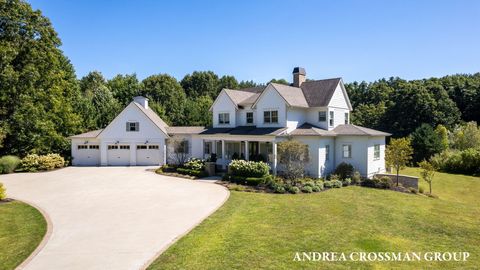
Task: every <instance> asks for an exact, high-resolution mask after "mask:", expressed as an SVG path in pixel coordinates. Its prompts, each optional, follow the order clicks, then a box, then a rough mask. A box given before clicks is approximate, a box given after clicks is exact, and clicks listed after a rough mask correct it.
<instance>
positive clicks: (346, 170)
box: [333, 162, 354, 180]
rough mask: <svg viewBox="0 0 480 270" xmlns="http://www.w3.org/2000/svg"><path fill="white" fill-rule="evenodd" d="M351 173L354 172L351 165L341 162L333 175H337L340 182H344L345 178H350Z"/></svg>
mask: <svg viewBox="0 0 480 270" xmlns="http://www.w3.org/2000/svg"><path fill="white" fill-rule="evenodd" d="M353 172H354V169H353V166H352V164H349V163H345V162H342V163H340V164H338V166H337V168H336V169H335V171H334V172H333V173H334V174H336V175H338V177H340V179H341V180H344V179H346V178H352V177H353Z"/></svg>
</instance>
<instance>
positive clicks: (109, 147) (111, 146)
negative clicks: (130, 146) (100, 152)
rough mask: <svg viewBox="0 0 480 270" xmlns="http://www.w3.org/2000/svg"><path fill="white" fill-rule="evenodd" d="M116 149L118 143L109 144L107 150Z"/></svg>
mask: <svg viewBox="0 0 480 270" xmlns="http://www.w3.org/2000/svg"><path fill="white" fill-rule="evenodd" d="M113 149H118V145H109V146H108V150H113Z"/></svg>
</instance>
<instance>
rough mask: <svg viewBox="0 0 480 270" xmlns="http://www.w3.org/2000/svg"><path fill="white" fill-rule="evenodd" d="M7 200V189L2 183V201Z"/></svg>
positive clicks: (0, 187)
mask: <svg viewBox="0 0 480 270" xmlns="http://www.w3.org/2000/svg"><path fill="white" fill-rule="evenodd" d="M6 198H7V189H5V187H4V186H3V184H2V183H0V201H3V200H5V199H6Z"/></svg>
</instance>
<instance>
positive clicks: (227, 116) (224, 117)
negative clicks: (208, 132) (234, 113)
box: [218, 113, 230, 125]
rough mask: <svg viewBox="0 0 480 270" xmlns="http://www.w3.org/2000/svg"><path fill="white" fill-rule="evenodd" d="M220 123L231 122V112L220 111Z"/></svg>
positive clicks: (226, 123)
mask: <svg viewBox="0 0 480 270" xmlns="http://www.w3.org/2000/svg"><path fill="white" fill-rule="evenodd" d="M218 123H219V124H220V125H228V124H230V114H229V113H219V114H218Z"/></svg>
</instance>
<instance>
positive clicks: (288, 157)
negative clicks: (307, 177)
mask: <svg viewBox="0 0 480 270" xmlns="http://www.w3.org/2000/svg"><path fill="white" fill-rule="evenodd" d="M277 152H278V157H279V158H278V159H279V163H280V164H281V165H282V166H283V171H284V172H283V173H284V176H285V178H287V179H290V180H292V181H295V179H298V178H301V177H303V174H304V171H305V167H306V166H307V164H308V163H309V162H310V158H309V155H308V145H306V144H303V143H301V142H299V141H296V140H292V139H289V140H287V141H283V142H280V143H278V145H277Z"/></svg>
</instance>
